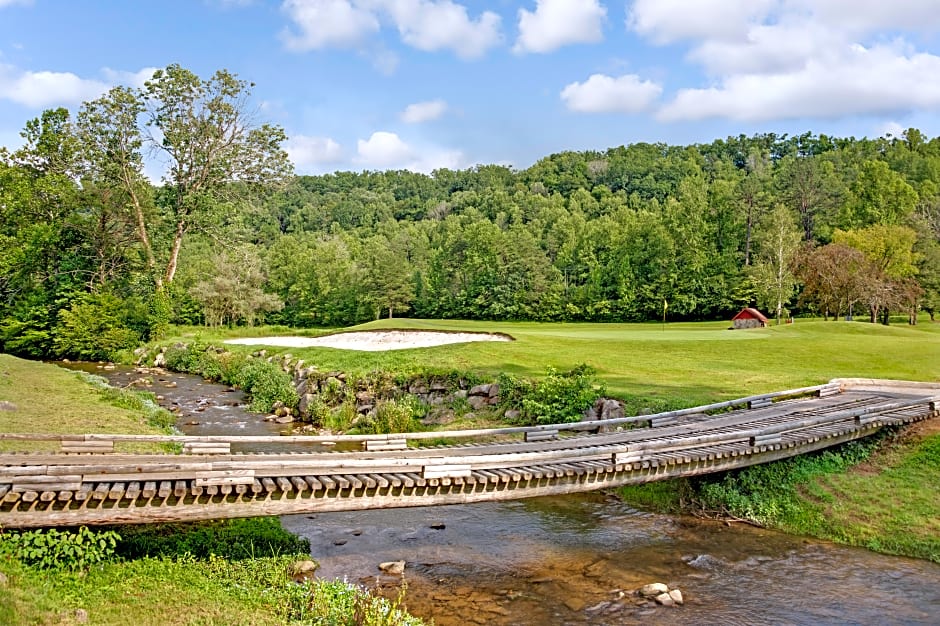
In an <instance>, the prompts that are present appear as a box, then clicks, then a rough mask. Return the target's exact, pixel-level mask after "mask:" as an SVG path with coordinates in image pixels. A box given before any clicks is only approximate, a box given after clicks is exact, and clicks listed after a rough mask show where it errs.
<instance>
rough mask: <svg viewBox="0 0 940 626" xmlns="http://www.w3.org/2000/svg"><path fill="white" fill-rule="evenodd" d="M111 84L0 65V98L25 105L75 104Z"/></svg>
mask: <svg viewBox="0 0 940 626" xmlns="http://www.w3.org/2000/svg"><path fill="white" fill-rule="evenodd" d="M109 87H110V85H109V84H107V83H105V82H103V81H99V80H93V79H85V78H80V77H78V76H76V75H75V74H73V73H71V72H48V71H41V72H28V71H23V70H19V69H17V68H15V67H14V66H12V65H0V98H3V99H5V100H11V101H13V102H17V103H19V104H23V105H25V106H28V107H35V108H41V107H48V106H53V105H67V104H78V103H80V102H82V101H85V100H91V99H94V98H97V97H98V96H100V95H101V94H103V93H104V92H105V91H107V90H108V89H109Z"/></svg>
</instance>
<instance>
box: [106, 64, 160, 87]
mask: <svg viewBox="0 0 940 626" xmlns="http://www.w3.org/2000/svg"><path fill="white" fill-rule="evenodd" d="M158 69H160V68H156V67H145V68H143V69H141V70H139V71H137V72H125V71H122V70H112V69H111V68H108V67H106V68H104V69H103V70H102V71H101V73H102V74H104V77H105V78H107V79H108V82H110V83H113V84H115V85H125V86H127V87H136V88H138V89H140V88H142V87H143V86H144V83H145V82H147V81H148V80H150V79H151V78H153V73H154V72H156V71H157V70H158Z"/></svg>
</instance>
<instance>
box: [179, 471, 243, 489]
mask: <svg viewBox="0 0 940 626" xmlns="http://www.w3.org/2000/svg"><path fill="white" fill-rule="evenodd" d="M254 480H255V475H254V472H253V471H251V470H227V471H219V472H201V473H200V474H198V475H197V476H196V477H195V478H193V486H195V487H209V486H219V485H250V484H252V483H254Z"/></svg>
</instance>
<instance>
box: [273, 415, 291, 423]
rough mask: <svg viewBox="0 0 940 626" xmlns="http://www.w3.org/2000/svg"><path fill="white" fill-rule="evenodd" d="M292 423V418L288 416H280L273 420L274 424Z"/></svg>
mask: <svg viewBox="0 0 940 626" xmlns="http://www.w3.org/2000/svg"><path fill="white" fill-rule="evenodd" d="M293 421H294V416H293V415H290V414H287V415H281V416H278V417H275V418H274V423H275V424H290V423H291V422H293Z"/></svg>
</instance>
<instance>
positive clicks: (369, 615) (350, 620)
mask: <svg viewBox="0 0 940 626" xmlns="http://www.w3.org/2000/svg"><path fill="white" fill-rule="evenodd" d="M404 593H405V588H404V586H403V587H402V590H401V592H400V593H399V595H398V597H397V598H396V599H395V600H394V601H389V600H386V599H385V598H379V597H376V596H373V595H371V594H370V593H369V592H368V591H366V590H365V589H363V588H361V587H356V586H354V585H351V584H349V583H347V582H345V581H342V580H325V581H317V583H316V584H315V585H314V586H313V587H312V588H311V592H310V607H309V613H308V615H307V616H306V617H309V618H312V619H313V623H315V624H331V625H336V626H422V625H423V624H424V622H423V621H421V620H420V619H418V618H417V617H413V616H411V615H409V614H408V613H406V612H405V611H404V610H402V609H400V608H399V606H401V602H402V600H403V599H404Z"/></svg>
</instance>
